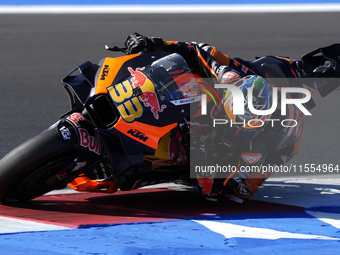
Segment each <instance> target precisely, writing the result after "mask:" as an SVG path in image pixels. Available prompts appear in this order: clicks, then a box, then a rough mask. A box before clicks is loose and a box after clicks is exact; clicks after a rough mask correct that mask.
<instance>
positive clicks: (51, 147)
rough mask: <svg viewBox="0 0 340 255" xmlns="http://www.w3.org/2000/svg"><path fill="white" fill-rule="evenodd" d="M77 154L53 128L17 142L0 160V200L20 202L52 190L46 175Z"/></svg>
mask: <svg viewBox="0 0 340 255" xmlns="http://www.w3.org/2000/svg"><path fill="white" fill-rule="evenodd" d="M76 157H77V155H76V151H75V150H74V149H73V148H72V146H71V145H70V144H69V143H67V142H65V141H63V140H62V139H61V138H60V136H59V134H58V133H57V130H56V129H55V128H53V129H50V130H47V131H45V132H43V133H41V134H40V135H38V136H36V137H34V138H32V139H30V140H28V141H27V142H25V143H23V144H21V145H20V146H18V147H17V148H15V149H14V150H12V151H11V152H10V153H8V154H7V155H6V156H5V157H4V158H3V159H1V160H0V202H1V203H5V204H6V203H7V204H8V203H20V202H24V201H27V200H30V199H33V198H35V197H38V196H41V195H43V194H45V193H47V192H49V191H51V190H53V189H57V188H63V187H56V186H51V185H48V184H47V183H48V181H47V180H49V178H51V177H53V176H55V175H56V174H57V173H59V171H61V170H62V169H63V168H65V167H66V166H68V165H69V164H70V163H72V162H73V161H74V159H75V158H76Z"/></svg>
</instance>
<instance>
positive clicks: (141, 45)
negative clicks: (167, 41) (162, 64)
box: [125, 33, 164, 54]
mask: <svg viewBox="0 0 340 255" xmlns="http://www.w3.org/2000/svg"><path fill="white" fill-rule="evenodd" d="M163 45H164V44H163V40H162V39H161V38H154V37H146V36H143V35H140V34H138V33H134V34H132V35H129V36H128V37H127V38H126V41H125V47H126V49H127V51H128V52H129V53H130V54H134V53H138V52H141V51H149V52H153V51H155V50H160V49H162V46H163Z"/></svg>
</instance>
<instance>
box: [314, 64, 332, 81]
mask: <svg viewBox="0 0 340 255" xmlns="http://www.w3.org/2000/svg"><path fill="white" fill-rule="evenodd" d="M333 67H335V63H334V62H333V61H330V60H327V61H326V62H325V64H324V65H322V66H319V67H317V68H315V69H314V70H313V74H314V75H316V77H319V76H320V75H321V74H323V73H325V72H326V71H328V70H329V69H331V68H333Z"/></svg>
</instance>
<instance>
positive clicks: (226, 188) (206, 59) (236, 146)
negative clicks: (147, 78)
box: [125, 33, 303, 202]
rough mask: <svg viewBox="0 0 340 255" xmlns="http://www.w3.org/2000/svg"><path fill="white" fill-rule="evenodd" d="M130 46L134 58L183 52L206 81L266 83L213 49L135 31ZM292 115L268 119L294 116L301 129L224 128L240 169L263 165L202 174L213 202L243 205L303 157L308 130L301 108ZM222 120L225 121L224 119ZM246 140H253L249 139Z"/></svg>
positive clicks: (199, 178)
mask: <svg viewBox="0 0 340 255" xmlns="http://www.w3.org/2000/svg"><path fill="white" fill-rule="evenodd" d="M125 46H126V48H127V51H128V52H129V53H130V54H133V53H138V52H140V51H149V52H152V51H157V50H163V51H167V52H171V53H178V54H180V55H181V56H182V57H183V58H184V59H185V60H186V62H187V64H188V66H189V67H190V68H191V69H192V71H193V73H196V74H198V75H200V76H201V77H204V78H210V79H213V81H215V83H216V84H230V83H234V84H235V83H237V81H239V80H242V79H246V80H247V79H248V78H249V77H252V78H251V79H252V80H254V81H255V80H256V81H257V82H258V83H259V82H260V83H261V82H262V83H264V82H263V81H258V80H259V79H257V78H256V77H257V76H255V75H256V74H255V73H254V72H253V71H252V70H250V68H248V67H247V66H245V65H243V64H241V63H240V62H238V61H236V60H235V59H232V58H230V57H229V56H227V55H225V54H223V53H221V52H220V51H219V50H218V49H216V47H213V46H210V45H206V44H196V43H188V42H178V41H163V40H162V39H161V38H153V37H145V36H142V35H140V34H137V33H135V34H132V35H130V36H128V38H127V40H126V42H125ZM292 68H293V69H294V68H295V67H293V66H292ZM296 72H298V70H296ZM243 77H246V78H243ZM254 77H255V78H254ZM260 79H262V78H260ZM266 89H268V88H266ZM222 96H224V99H225V98H226V96H225V95H222ZM223 103H224V109H226V103H225V102H223ZM287 116H289V117H287ZM287 116H281V113H280V112H279V110H277V111H275V112H274V113H273V114H272V115H271V116H267V117H268V119H270V118H272V119H280V120H281V119H292V118H293V119H295V120H297V123H298V125H295V126H292V127H283V126H281V125H275V126H272V125H268V124H267V125H263V126H261V127H259V128H257V129H256V130H254V131H256V132H254V133H249V129H248V130H246V128H244V127H237V128H238V130H237V132H234V131H230V130H227V128H224V127H222V129H226V130H222V131H219V132H218V133H219V134H221V135H220V136H218V139H219V140H220V142H219V143H220V144H222V145H223V147H224V148H225V154H230V155H231V154H232V155H233V161H234V164H235V165H236V166H237V169H238V170H240V169H247V168H246V167H247V166H249V167H252V169H254V166H258V171H251V172H240V171H237V172H233V173H231V174H230V175H229V176H226V178H224V179H221V178H214V174H211V175H210V176H208V177H207V176H201V175H199V174H198V175H197V181H198V187H199V189H200V190H201V192H202V194H203V195H204V196H205V197H206V198H207V199H208V200H213V201H214V200H218V199H221V198H223V197H225V196H228V197H229V198H230V199H232V200H235V201H237V202H242V201H243V199H247V198H250V197H251V196H252V195H254V193H255V192H256V191H257V190H258V188H259V187H260V186H261V185H262V183H263V182H264V181H265V180H266V179H267V178H268V177H269V176H270V175H271V174H272V172H273V171H274V172H275V170H277V169H280V166H282V165H284V164H285V163H287V161H289V160H290V159H291V158H292V157H293V156H294V155H296V154H297V153H298V150H299V142H300V139H301V134H302V127H303V121H302V114H301V112H300V111H299V110H298V109H297V108H296V107H289V110H288V112H287ZM223 117H224V118H228V114H227V113H225V112H224V115H223ZM229 117H230V116H229ZM267 117H266V118H267ZM219 118H221V115H220V117H219ZM220 129H221V128H220ZM251 131H253V130H251ZM232 132H234V133H233V134H235V135H234V137H229V138H226V137H225V136H224V135H223V134H225V133H232ZM249 134H252V135H251V137H249ZM245 136H248V137H246V138H244V137H245ZM216 144H217V143H216ZM231 152H232V153H231ZM261 166H271V167H272V168H270V169H271V171H266V172H263V171H262V169H261ZM275 167H276V168H275ZM249 169H250V168H249Z"/></svg>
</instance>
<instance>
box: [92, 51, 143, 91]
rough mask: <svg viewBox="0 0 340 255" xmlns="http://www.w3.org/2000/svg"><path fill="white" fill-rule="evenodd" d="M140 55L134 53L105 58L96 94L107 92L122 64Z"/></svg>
mask: <svg viewBox="0 0 340 255" xmlns="http://www.w3.org/2000/svg"><path fill="white" fill-rule="evenodd" d="M137 56H139V54H132V55H127V56H122V57H119V58H105V60H104V63H103V64H102V67H101V69H100V72H99V77H98V81H97V85H96V95H98V94H106V93H107V89H106V88H107V87H109V86H111V85H112V82H113V80H114V78H115V77H116V75H117V73H118V71H119V70H120V68H121V66H122V65H123V64H124V63H125V62H126V61H128V60H130V59H132V58H135V57H137Z"/></svg>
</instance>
